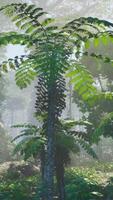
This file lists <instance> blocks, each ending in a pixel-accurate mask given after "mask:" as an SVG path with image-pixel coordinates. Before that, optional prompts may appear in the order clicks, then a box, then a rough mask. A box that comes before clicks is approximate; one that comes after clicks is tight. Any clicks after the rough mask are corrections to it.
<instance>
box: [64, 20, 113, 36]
mask: <svg viewBox="0 0 113 200" xmlns="http://www.w3.org/2000/svg"><path fill="white" fill-rule="evenodd" d="M63 28H64V30H65V31H67V32H69V33H71V34H73V33H76V32H78V33H80V34H81V35H83V36H84V38H92V37H94V35H95V33H99V32H105V31H108V28H113V23H111V22H108V21H106V20H100V19H98V18H93V17H80V18H78V19H75V20H73V21H71V22H69V23H67V24H66V25H65V26H64V27H63Z"/></svg>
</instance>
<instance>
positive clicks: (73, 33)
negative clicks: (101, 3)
mask: <svg viewBox="0 0 113 200" xmlns="http://www.w3.org/2000/svg"><path fill="white" fill-rule="evenodd" d="M0 10H1V11H2V12H4V13H5V14H6V15H8V16H9V17H10V18H11V20H12V21H13V22H14V23H15V25H16V26H17V27H18V28H19V29H20V31H22V44H25V45H26V46H27V47H28V48H30V54H29V55H28V56H27V57H24V59H23V58H22V57H21V59H19V58H18V57H15V59H14V60H11V59H10V60H8V61H7V62H4V63H2V64H1V71H2V70H3V71H8V69H9V68H10V67H11V68H14V69H15V70H16V75H15V77H16V83H17V85H18V86H19V87H20V88H24V87H27V85H28V84H30V83H31V81H32V80H34V78H35V77H37V76H38V86H37V87H36V89H37V99H36V114H37V116H41V117H44V118H43V125H42V130H43V133H45V137H46V139H47V151H46V156H45V175H46V176H45V185H46V192H45V199H48V200H53V190H54V180H53V176H54V165H55V163H54V158H55V133H56V132H57V129H58V123H59V117H61V114H62V111H63V109H64V108H65V91H66V89H65V75H66V74H67V72H69V73H68V76H69V77H71V79H72V83H73V84H74V88H75V90H77V92H78V93H79V94H80V95H81V97H82V98H83V99H84V100H85V101H87V102H88V103H90V102H92V101H94V100H95V99H98V96H99V95H100V92H98V90H97V88H96V87H95V86H94V80H93V77H92V76H91V73H90V72H89V71H88V70H87V68H86V67H85V66H83V65H82V64H81V62H80V59H81V56H82V54H83V53H80V51H81V49H82V52H84V49H85V46H86V43H87V42H88V41H91V40H93V39H94V43H95V46H96V47H97V46H98V43H99V40H100V37H103V36H104V37H107V35H108V36H110V37H112V30H111V29H112V27H113V24H112V23H110V22H107V21H105V20H99V19H97V18H92V17H88V18H84V17H81V18H79V19H75V20H73V21H71V22H69V23H67V24H66V25H64V27H58V26H56V24H55V23H53V22H54V20H53V19H51V18H48V16H47V15H46V13H45V12H44V11H43V9H42V8H37V7H35V6H34V5H27V4H26V3H24V4H11V5H7V6H4V7H2V8H1V9H0ZM109 29H110V30H109ZM103 34H104V35H103ZM11 35H12V33H11ZM20 35H21V34H19V35H18V36H17V35H15V36H14V38H15V40H16V43H18V42H19V40H20ZM4 36H6V37H4V42H3V43H4V45H7V44H8V43H9V39H10V41H11V42H14V40H13V39H12V38H10V35H8V36H7V34H6V35H4ZM101 39H102V38H101ZM5 40H6V43H5ZM102 40H103V41H104V43H105V38H103V39H102ZM20 44H21V41H20ZM74 52H75V53H74ZM74 54H75V56H74V58H73V55H74ZM98 57H100V55H99V56H98ZM72 58H73V59H72ZM107 59H108V58H107ZM104 60H106V58H105V59H104ZM110 60H111V59H110ZM13 66H14V67H13ZM104 95H105V94H102V96H104ZM108 97H110V98H111V97H112V95H111V96H110V94H109V95H107V98H108ZM70 137H73V135H71V136H70ZM82 139H83V138H82ZM28 144H29V143H28ZM31 144H32V142H31V143H30V144H29V145H31ZM81 144H82V145H83V147H85V148H87V144H86V145H84V144H83V143H82V142H81ZM30 148H31V146H30ZM61 164H62V163H61Z"/></svg>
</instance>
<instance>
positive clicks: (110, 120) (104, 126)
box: [93, 112, 113, 141]
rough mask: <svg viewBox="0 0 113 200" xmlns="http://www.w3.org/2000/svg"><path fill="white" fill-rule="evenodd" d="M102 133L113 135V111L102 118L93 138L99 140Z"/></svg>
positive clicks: (105, 135)
mask: <svg viewBox="0 0 113 200" xmlns="http://www.w3.org/2000/svg"><path fill="white" fill-rule="evenodd" d="M101 135H104V137H113V112H111V113H108V114H106V115H105V116H104V117H103V118H102V119H101V121H100V124H99V126H98V127H97V128H96V130H95V131H94V134H93V140H94V141H97V140H98V138H99V137H100V136H101Z"/></svg>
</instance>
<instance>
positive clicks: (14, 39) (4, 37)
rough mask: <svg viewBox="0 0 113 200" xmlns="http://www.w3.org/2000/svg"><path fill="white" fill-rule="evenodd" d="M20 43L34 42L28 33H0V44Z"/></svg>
mask: <svg viewBox="0 0 113 200" xmlns="http://www.w3.org/2000/svg"><path fill="white" fill-rule="evenodd" d="M9 43H10V44H14V45H15V44H20V45H28V44H29V45H30V43H31V44H33V42H32V41H31V40H30V37H29V36H28V35H26V34H22V33H17V32H5V33H4V32H2V33H0V46H2V45H5V46H6V45H7V44H9Z"/></svg>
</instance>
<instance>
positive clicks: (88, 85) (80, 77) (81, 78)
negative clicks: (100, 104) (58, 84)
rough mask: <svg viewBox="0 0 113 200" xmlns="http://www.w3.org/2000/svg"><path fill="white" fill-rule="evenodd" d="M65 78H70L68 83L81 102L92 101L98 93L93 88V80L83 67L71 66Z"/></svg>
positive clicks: (77, 64) (79, 65) (76, 64)
mask: <svg viewBox="0 0 113 200" xmlns="http://www.w3.org/2000/svg"><path fill="white" fill-rule="evenodd" d="M66 76H67V77H71V81H70V82H71V83H72V84H74V89H75V90H76V91H77V92H78V93H79V95H80V96H81V97H82V99H83V100H85V101H89V100H94V99H93V98H95V97H96V95H97V93H98V92H97V89H96V87H95V86H94V79H93V77H92V75H91V73H90V72H89V71H88V70H87V68H86V67H85V66H83V65H82V64H79V63H75V64H73V65H72V66H71V69H70V72H69V73H68V74H67V75H66Z"/></svg>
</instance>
